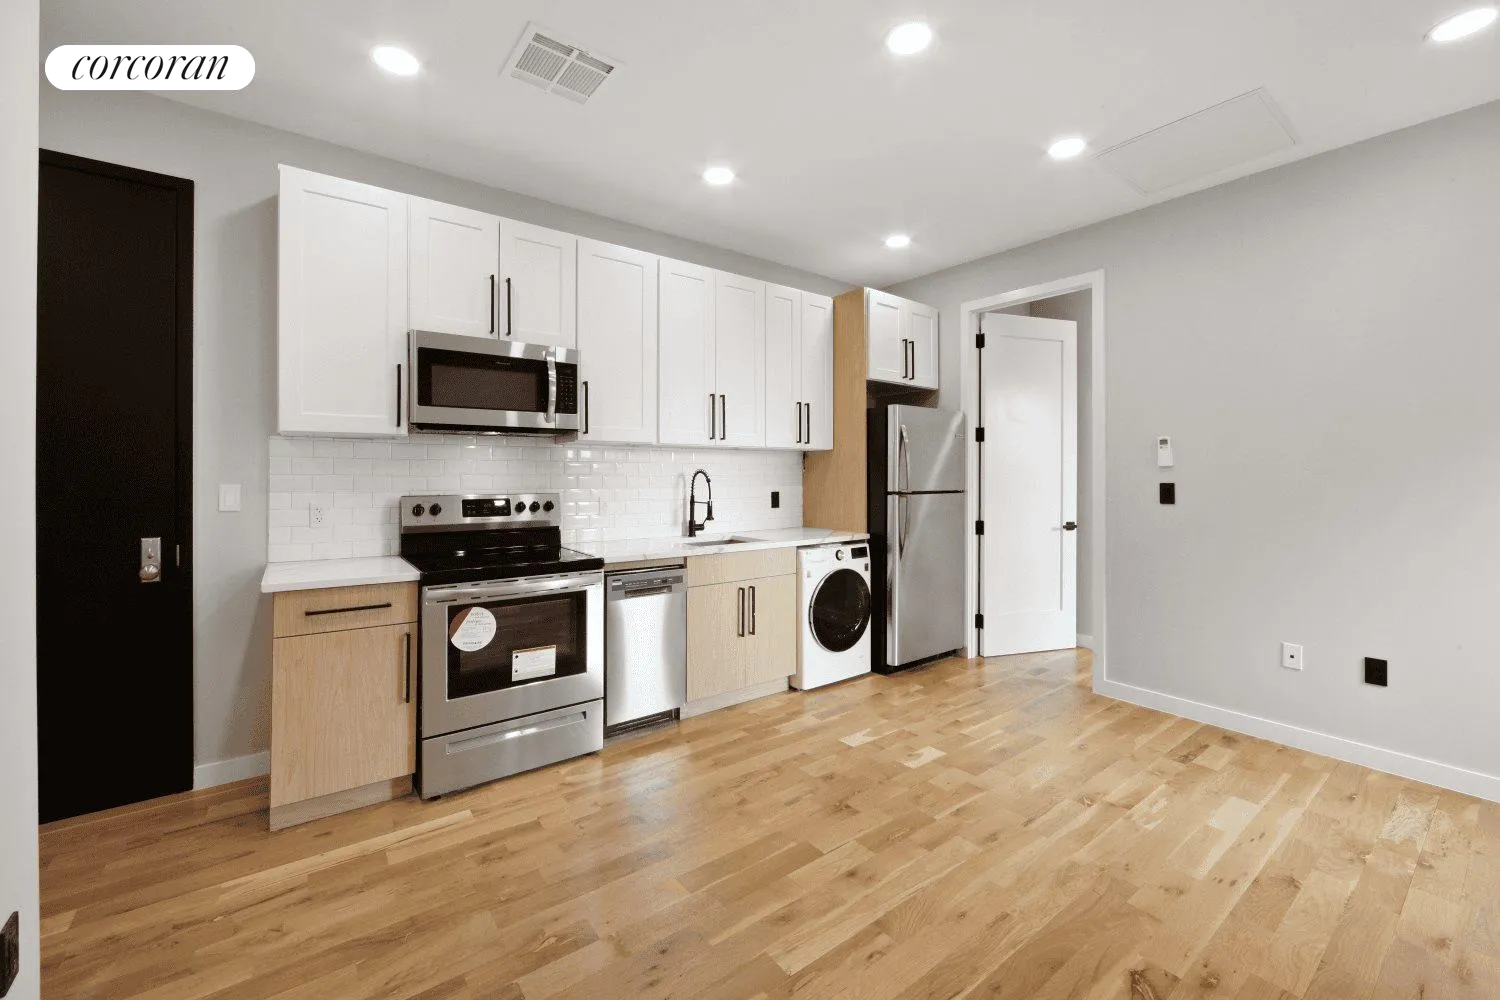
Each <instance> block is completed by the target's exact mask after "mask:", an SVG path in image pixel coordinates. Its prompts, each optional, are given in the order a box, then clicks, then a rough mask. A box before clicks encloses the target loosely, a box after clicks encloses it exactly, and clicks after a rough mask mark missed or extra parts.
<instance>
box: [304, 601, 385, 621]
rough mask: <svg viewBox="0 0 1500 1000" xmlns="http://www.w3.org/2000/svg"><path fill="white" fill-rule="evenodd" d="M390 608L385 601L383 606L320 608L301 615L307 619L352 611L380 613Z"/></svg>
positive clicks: (358, 605) (359, 605) (363, 605)
mask: <svg viewBox="0 0 1500 1000" xmlns="http://www.w3.org/2000/svg"><path fill="white" fill-rule="evenodd" d="M390 606H391V602H390V601H386V602H385V603H384V604H356V605H354V606H352V607H348V608H320V609H318V610H317V611H304V612H302V613H303V614H304V615H305V616H307V617H308V618H312V617H315V616H317V615H343V614H348V613H350V612H352V611H380V610H382V609H383V608H388V607H390Z"/></svg>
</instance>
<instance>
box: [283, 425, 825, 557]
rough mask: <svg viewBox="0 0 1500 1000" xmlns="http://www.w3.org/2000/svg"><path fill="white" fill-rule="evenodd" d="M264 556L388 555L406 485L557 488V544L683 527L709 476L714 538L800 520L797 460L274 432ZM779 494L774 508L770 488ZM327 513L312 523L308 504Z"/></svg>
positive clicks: (427, 489) (775, 454)
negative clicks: (693, 496)
mask: <svg viewBox="0 0 1500 1000" xmlns="http://www.w3.org/2000/svg"><path fill="white" fill-rule="evenodd" d="M268 451H269V454H270V459H271V479H270V494H269V497H268V503H269V507H270V517H269V521H270V524H269V533H268V536H267V546H268V547H267V553H268V558H269V560H270V561H271V562H286V561H291V560H298V559H345V558H352V557H356V556H378V555H393V554H395V553H396V552H397V551H398V550H399V548H400V544H399V538H398V531H399V525H400V516H399V505H400V503H401V497H402V496H403V495H404V494H410V493H453V492H458V491H474V492H489V491H494V490H503V491H507V492H517V493H527V492H541V491H556V492H558V493H561V494H562V501H563V505H562V514H563V516H562V531H563V542H564V544H569V545H585V546H586V545H588V544H589V543H592V542H601V541H613V540H615V539H623V538H653V537H655V538H665V537H675V536H680V535H682V534H683V533H684V532H685V530H686V525H687V496H688V478H689V477H690V476H691V475H692V474H693V470H694V469H699V468H702V469H705V470H707V472H708V473H709V475H710V476H712V477H713V484H714V520H713V521H712V522H711V523H710V524H709V527H708V530H709V531H710V532H712V533H714V534H727V533H732V532H736V531H754V530H757V529H766V528H793V527H797V526H799V525H801V523H802V456H801V455H800V454H798V453H796V452H782V451H706V450H705V451H698V450H694V449H672V448H644V447H643V448H633V447H620V446H612V447H608V448H600V447H596V446H592V445H587V446H579V445H572V444H547V443H538V442H531V441H527V440H525V439H515V440H514V441H507V440H505V439H496V440H490V439H481V438H475V437H472V436H468V435H422V436H420V437H416V436H414V437H412V438H411V439H410V440H407V441H395V442H391V441H364V440H356V439H343V438H284V437H272V438H270V440H269V445H268ZM772 490H775V491H778V492H780V494H781V506H780V508H778V509H776V510H772V509H771V503H770V494H771V491H772ZM310 504H318V505H319V506H322V507H324V508H325V510H326V512H327V518H328V519H327V521H326V523H325V524H324V525H322V526H321V527H317V528H313V527H311V523H310V519H309V516H308V506H309V505H310Z"/></svg>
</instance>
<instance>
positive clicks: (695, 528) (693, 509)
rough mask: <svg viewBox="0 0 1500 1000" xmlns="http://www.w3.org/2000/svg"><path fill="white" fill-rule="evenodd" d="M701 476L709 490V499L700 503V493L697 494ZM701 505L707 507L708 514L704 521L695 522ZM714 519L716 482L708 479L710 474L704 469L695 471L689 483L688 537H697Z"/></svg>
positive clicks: (705, 515)
mask: <svg viewBox="0 0 1500 1000" xmlns="http://www.w3.org/2000/svg"><path fill="white" fill-rule="evenodd" d="M699 476H702V477H703V485H704V486H706V487H707V488H708V499H707V500H702V501H700V500H699V499H698V492H697V490H698V477H699ZM699 503H702V504H703V506H705V507H707V508H708V512H707V513H706V514H704V516H703V520H702V521H695V520H693V518H694V516H696V515H697V513H698V504H699ZM713 519H714V481H713V480H712V479H709V478H708V473H707V472H704V471H703V470H702V469H698V470H697V471H695V472H694V473H693V478H692V479H691V480H689V481H688V537H689V538H692V537H693V536H695V535H697V534H698V532H700V531H702V530H703V529H704V528H706V527H708V522H709V521H712V520H713Z"/></svg>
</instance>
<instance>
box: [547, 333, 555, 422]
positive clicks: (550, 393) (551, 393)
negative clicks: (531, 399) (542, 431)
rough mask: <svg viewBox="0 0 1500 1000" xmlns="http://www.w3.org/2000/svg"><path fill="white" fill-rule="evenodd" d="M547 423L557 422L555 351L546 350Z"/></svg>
mask: <svg viewBox="0 0 1500 1000" xmlns="http://www.w3.org/2000/svg"><path fill="white" fill-rule="evenodd" d="M547 423H549V424H555V423H557V351H556V350H549V351H548V352H547Z"/></svg>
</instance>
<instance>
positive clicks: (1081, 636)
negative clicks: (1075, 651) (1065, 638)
mask: <svg viewBox="0 0 1500 1000" xmlns="http://www.w3.org/2000/svg"><path fill="white" fill-rule="evenodd" d="M1074 641H1075V642H1077V643H1078V648H1079V649H1093V648H1094V637H1093V636H1091V635H1089V634H1088V633H1087V632H1079V633H1078V638H1077V639H1076V640H1074Z"/></svg>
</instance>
